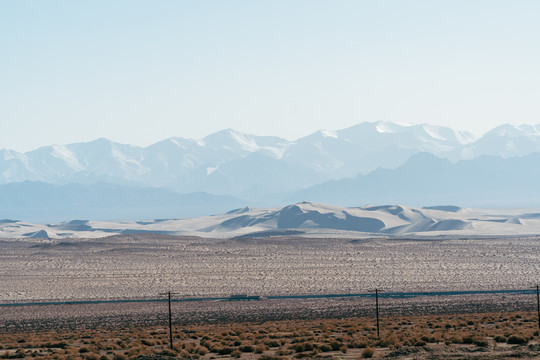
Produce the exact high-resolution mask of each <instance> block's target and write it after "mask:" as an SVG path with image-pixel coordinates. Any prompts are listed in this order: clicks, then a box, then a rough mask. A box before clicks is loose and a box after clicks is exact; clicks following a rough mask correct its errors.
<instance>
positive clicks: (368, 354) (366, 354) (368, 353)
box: [360, 347, 375, 359]
mask: <svg viewBox="0 0 540 360" xmlns="http://www.w3.org/2000/svg"><path fill="white" fill-rule="evenodd" d="M373 354H375V350H373V349H372V348H370V347H367V348H365V349H364V350H362V354H361V355H360V356H361V358H362V359H371V358H372V357H373Z"/></svg>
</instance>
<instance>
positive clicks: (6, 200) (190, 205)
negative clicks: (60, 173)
mask: <svg viewBox="0 0 540 360" xmlns="http://www.w3.org/2000/svg"><path fill="white" fill-rule="evenodd" d="M245 203H246V202H245V200H241V199H238V198H235V197H233V196H228V195H212V194H208V193H203V192H196V193H190V194H179V193H175V192H172V191H170V190H166V189H160V188H138V187H133V186H127V185H118V184H110V183H103V182H98V183H95V184H92V185H83V184H66V185H55V184H48V183H44V182H39V181H25V182H19V183H10V184H6V185H0V219H2V218H4V219H6V218H9V219H23V220H25V221H33V222H55V221H62V220H65V219H95V220H103V219H107V220H130V219H148V218H163V217H165V218H170V217H193V216H203V215H209V214H214V213H220V212H224V211H227V210H230V209H231V208H233V207H238V206H244V205H245Z"/></svg>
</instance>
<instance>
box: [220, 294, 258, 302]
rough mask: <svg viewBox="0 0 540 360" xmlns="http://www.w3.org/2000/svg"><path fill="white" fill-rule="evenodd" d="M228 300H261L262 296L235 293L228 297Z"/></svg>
mask: <svg viewBox="0 0 540 360" xmlns="http://www.w3.org/2000/svg"><path fill="white" fill-rule="evenodd" d="M227 300H228V301H251V300H261V297H260V296H258V295H252V296H248V295H247V294H233V295H230V296H229V297H228V298H227Z"/></svg>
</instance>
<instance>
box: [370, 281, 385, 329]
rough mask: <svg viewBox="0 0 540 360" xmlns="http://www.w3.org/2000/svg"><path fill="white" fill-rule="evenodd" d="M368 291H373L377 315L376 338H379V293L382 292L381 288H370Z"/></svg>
mask: <svg viewBox="0 0 540 360" xmlns="http://www.w3.org/2000/svg"><path fill="white" fill-rule="evenodd" d="M369 292H374V293H375V315H376V317H377V339H378V338H380V331H379V330H380V327H379V293H380V292H384V290H381V289H375V290H370V291H369Z"/></svg>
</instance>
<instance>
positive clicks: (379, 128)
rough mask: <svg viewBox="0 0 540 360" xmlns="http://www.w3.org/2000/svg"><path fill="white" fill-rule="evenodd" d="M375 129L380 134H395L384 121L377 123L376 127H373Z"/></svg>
mask: <svg viewBox="0 0 540 360" xmlns="http://www.w3.org/2000/svg"><path fill="white" fill-rule="evenodd" d="M375 129H376V130H377V131H378V132H380V133H381V134H383V133H395V132H396V131H395V129H393V128H392V127H391V125H390V124H389V123H387V122H384V121H379V122H378V123H377V125H376V126H375Z"/></svg>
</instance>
